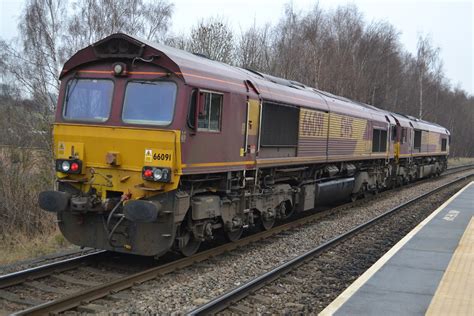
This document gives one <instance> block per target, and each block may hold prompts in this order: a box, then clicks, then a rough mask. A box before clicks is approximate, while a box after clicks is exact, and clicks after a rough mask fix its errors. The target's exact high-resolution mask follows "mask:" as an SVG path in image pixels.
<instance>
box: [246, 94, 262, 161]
mask: <svg viewBox="0 0 474 316" xmlns="http://www.w3.org/2000/svg"><path fill="white" fill-rule="evenodd" d="M261 107H262V105H261V102H260V100H258V99H257V100H256V99H248V100H247V117H246V123H245V136H244V137H245V139H244V147H243V148H242V152H241V155H242V156H250V157H252V158H255V157H256V155H257V154H258V149H259V127H260V115H261Z"/></svg>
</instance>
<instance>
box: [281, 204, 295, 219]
mask: <svg viewBox="0 0 474 316" xmlns="http://www.w3.org/2000/svg"><path fill="white" fill-rule="evenodd" d="M279 207H280V210H281V211H282V213H283V219H287V218H290V217H291V216H293V213H294V211H295V209H294V208H293V207H292V206H291V202H290V201H283V202H281V204H280V206H279Z"/></svg>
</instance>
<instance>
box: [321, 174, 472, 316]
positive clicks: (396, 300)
mask: <svg viewBox="0 0 474 316" xmlns="http://www.w3.org/2000/svg"><path fill="white" fill-rule="evenodd" d="M319 315H338V316H339V315H383V316H388V315H471V316H472V315H474V182H471V183H469V184H468V185H466V186H465V187H464V188H462V189H461V190H460V191H458V192H457V193H456V194H455V195H453V196H452V197H451V198H450V199H449V200H447V201H446V202H445V203H444V204H443V205H441V206H440V207H439V208H438V209H436V210H435V211H434V212H433V213H432V214H431V215H430V216H429V217H427V218H426V219H425V220H424V221H423V222H421V223H420V224H419V225H418V226H417V227H415V228H414V229H413V230H412V231H411V232H410V233H409V234H408V235H407V236H405V237H404V238H403V239H402V240H400V241H399V242H398V243H397V244H396V245H395V246H393V248H392V249H390V251H388V252H387V253H386V254H385V255H384V256H383V257H382V258H380V259H379V260H378V261H377V262H376V263H375V264H374V265H373V266H372V267H371V268H370V269H369V270H367V271H366V272H365V273H364V274H363V275H361V276H360V277H359V278H358V279H357V280H356V281H355V282H354V283H353V284H351V285H350V286H349V287H348V288H347V289H346V290H345V291H344V292H343V293H341V295H339V296H338V297H337V298H336V299H335V300H334V301H333V302H332V303H331V304H330V305H328V306H327V307H326V308H325V309H324V310H323V311H322V312H321V313H320V314H319Z"/></svg>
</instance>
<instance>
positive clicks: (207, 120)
mask: <svg viewBox="0 0 474 316" xmlns="http://www.w3.org/2000/svg"><path fill="white" fill-rule="evenodd" d="M222 101H223V95H222V94H220V93H215V92H201V95H200V102H199V103H200V104H199V115H198V122H197V123H198V130H200V131H212V132H219V131H220V130H221V113H222Z"/></svg>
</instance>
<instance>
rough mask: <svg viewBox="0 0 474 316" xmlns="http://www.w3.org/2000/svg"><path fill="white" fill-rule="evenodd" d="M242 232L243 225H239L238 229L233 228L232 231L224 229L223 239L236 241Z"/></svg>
mask: <svg viewBox="0 0 474 316" xmlns="http://www.w3.org/2000/svg"><path fill="white" fill-rule="evenodd" d="M243 232H244V228H243V227H240V228H239V229H236V230H233V231H230V230H226V231H224V235H225V239H227V240H228V241H231V242H233V241H237V240H239V239H240V237H242V233H243Z"/></svg>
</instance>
